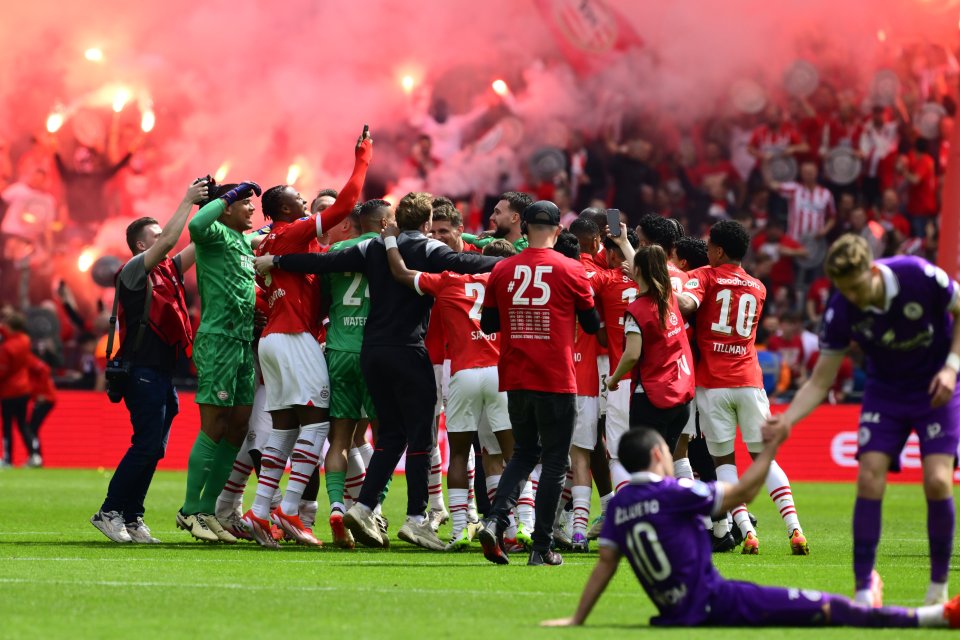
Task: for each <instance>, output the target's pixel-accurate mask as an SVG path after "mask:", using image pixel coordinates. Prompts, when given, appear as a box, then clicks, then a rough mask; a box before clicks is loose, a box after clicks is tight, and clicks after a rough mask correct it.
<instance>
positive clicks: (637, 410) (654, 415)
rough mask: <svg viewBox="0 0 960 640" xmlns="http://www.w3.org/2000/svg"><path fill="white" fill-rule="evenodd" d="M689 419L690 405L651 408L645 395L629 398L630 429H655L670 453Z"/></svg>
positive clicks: (636, 394) (687, 403) (638, 394)
mask: <svg viewBox="0 0 960 640" xmlns="http://www.w3.org/2000/svg"><path fill="white" fill-rule="evenodd" d="M689 419H690V403H689V402H686V403H684V404H681V405H677V406H675V407H670V408H669V409H660V408H658V407H655V406H653V404H652V403H651V402H650V398H648V397H647V394H645V393H635V394H633V397H632V398H630V428H631V429H634V428H636V427H650V428H651V429H656V430H657V431H658V432H660V435H661V436H663V439H664V440H666V441H667V447H668V448H669V449H670V453H673V450H674V449H676V448H677V440H679V439H680V434H681V433H683V428H684V427H685V426H687V420H689Z"/></svg>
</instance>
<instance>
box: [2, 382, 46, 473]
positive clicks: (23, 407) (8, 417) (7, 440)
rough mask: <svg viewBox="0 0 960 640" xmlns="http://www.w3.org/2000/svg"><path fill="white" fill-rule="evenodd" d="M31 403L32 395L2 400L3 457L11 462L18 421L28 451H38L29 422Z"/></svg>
mask: <svg viewBox="0 0 960 640" xmlns="http://www.w3.org/2000/svg"><path fill="white" fill-rule="evenodd" d="M29 403H30V396H19V397H17V398H4V399H3V400H0V414H2V416H3V417H2V420H3V459H4V461H5V462H7V463H9V464H13V423H14V422H16V423H17V429H18V430H19V431H20V438H21V439H22V440H23V446H24V447H26V449H27V453H28V454H30V455H32V454H34V453H36V452H37V451H36V449H34V446H33V441H34V438H33V433H32V432H31V431H30V425H29V424H28V423H27V405H28V404H29Z"/></svg>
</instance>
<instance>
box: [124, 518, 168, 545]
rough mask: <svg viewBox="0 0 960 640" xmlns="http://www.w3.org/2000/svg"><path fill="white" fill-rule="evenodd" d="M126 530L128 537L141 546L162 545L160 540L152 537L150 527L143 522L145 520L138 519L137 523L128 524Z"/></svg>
mask: <svg viewBox="0 0 960 640" xmlns="http://www.w3.org/2000/svg"><path fill="white" fill-rule="evenodd" d="M126 528H127V535H129V536H130V539H131V540H132V541H133V542H136V543H139V544H160V540H158V539H157V538H154V537H153V535H151V533H150V527H148V526H147V525H146V524H145V523H144V522H143V518H137V520H136V522H128V523H127V524H126Z"/></svg>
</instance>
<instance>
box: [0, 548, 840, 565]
mask: <svg viewBox="0 0 960 640" xmlns="http://www.w3.org/2000/svg"><path fill="white" fill-rule="evenodd" d="M154 548H156V547H154ZM264 553H269V551H264ZM281 553H282V552H281ZM319 553H323V552H322V551H321V552H319ZM467 555H469V554H467ZM458 557H465V556H464V555H462V554H458ZM0 559H2V560H4V561H21V562H177V563H179V562H183V558H180V557H171V558H139V557H128V558H74V557H58V556H4V557H0ZM247 559H248V558H247V557H246V556H244V557H243V558H197V559H191V560H190V562H191V563H206V564H241V563H242V562H243V561H245V560H247ZM273 559H275V560H279V563H280V564H322V565H325V566H331V565H332V566H345V567H346V566H356V565H362V566H372V567H376V566H383V565H395V564H398V563H399V561H398V560H396V559H395V560H347V559H343V560H331V559H327V558H321V557H320V556H319V555H317V556H315V557H314V558H312V559H307V558H289V559H286V558H284V559H280V558H276V557H275V556H274V558H273ZM563 562H564V564H568V565H570V566H593V565H594V564H595V563H594V561H593V560H587V559H584V560H583V561H580V562H570V561H568V560H567V559H564V561H563ZM406 566H408V567H409V568H411V569H415V568H417V567H424V566H438V567H439V566H443V567H450V566H451V563H450V562H423V561H419V560H418V561H417V562H414V563H410V564H409V565H406ZM455 566H463V567H474V566H481V567H482V566H485V565H483V564H480V563H478V564H476V565H472V564H463V565H455ZM773 566H777V565H773ZM784 566H786V565H784ZM836 566H844V567H845V566H847V565H846V564H843V565H836Z"/></svg>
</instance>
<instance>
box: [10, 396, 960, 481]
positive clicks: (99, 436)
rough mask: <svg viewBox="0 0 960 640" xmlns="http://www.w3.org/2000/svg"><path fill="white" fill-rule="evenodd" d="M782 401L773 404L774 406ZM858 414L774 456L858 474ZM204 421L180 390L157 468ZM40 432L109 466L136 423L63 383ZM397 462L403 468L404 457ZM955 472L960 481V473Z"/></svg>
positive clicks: (837, 474)
mask: <svg viewBox="0 0 960 640" xmlns="http://www.w3.org/2000/svg"><path fill="white" fill-rule="evenodd" d="M782 408H783V407H782V406H780V407H778V406H776V405H775V406H774V411H777V410H778V409H781V410H782ZM859 415H860V407H859V406H858V405H838V406H829V405H824V406H821V407H819V408H818V409H817V410H816V411H814V413H813V414H812V415H811V416H810V417H809V418H807V419H806V420H804V421H803V422H802V423H800V425H799V426H797V427H796V428H795V429H794V431H793V434H792V435H791V437H790V439H789V440H788V441H787V443H786V444H785V445H784V446H783V448H782V449H781V451H780V453H779V454H778V456H777V460H778V461H779V462H780V465H781V466H782V467H783V468H784V469H785V470H786V472H787V473H788V474H789V476H790V479H791V480H801V481H803V480H807V481H814V482H853V481H854V480H855V479H856V476H857V460H856V453H857V429H858V422H859ZM199 429H200V415H199V412H198V410H197V405H196V403H195V402H194V397H193V394H190V393H182V394H180V415H179V416H177V418H176V419H175V420H174V422H173V429H172V431H171V433H170V442H169V444H168V446H167V455H166V457H165V458H164V459H163V461H162V462H161V463H160V466H159V468H160V469H168V470H183V469H186V466H187V458H188V457H189V455H190V447H191V446H192V445H193V441H194V438H196V435H197V431H199ZM40 435H41V440H42V444H43V457H44V463H45V464H46V466H48V467H67V468H85V469H102V470H108V469H113V468H115V467H116V465H117V463H118V462H119V461H120V458H121V457H122V456H123V453H124V451H126V449H127V447H128V446H129V444H130V436H131V435H132V429H131V427H130V422H129V416H128V414H127V411H126V408H125V407H124V405H122V404H111V403H110V401H109V400H107V396H106V394H104V393H95V392H84V391H62V392H60V393H59V394H58V396H57V406H56V408H55V409H54V410H53V413H52V414H51V415H50V418H49V419H48V420H47V423H46V424H45V425H44V426H43V430H42V431H41V434H40ZM439 440H440V445H441V451H443V453H444V460H446V455H447V448H446V433H445V431H444V430H443V429H442V428H441V430H440V437H439ZM14 456H15V463H16V464H22V463H23V462H25V461H26V453H25V452H24V450H23V447H22V446H21V445H20V443H19V441H18V442H17V445H16V447H15V448H14ZM737 457H738V460H739V462H740V467H741V469H743V468H745V467H746V465H747V464H749V457H748V455H747V451H746V449H745V448H743V445H742V443H738V450H737ZM900 465H901V467H902V469H903V471H902V472H901V473H899V474H893V475H891V477H890V479H891V481H893V482H920V481H921V480H922V474H921V471H920V451H919V447H918V441H917V438H916V435H913V436H911V437H910V440H909V441H908V442H907V446H906V449H905V450H904V452H903V456H902V457H901V459H900ZM398 470H400V471H402V470H403V460H401V462H400V467H399V469H398ZM955 478H956V480H958V481H960V473H957V474H955Z"/></svg>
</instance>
